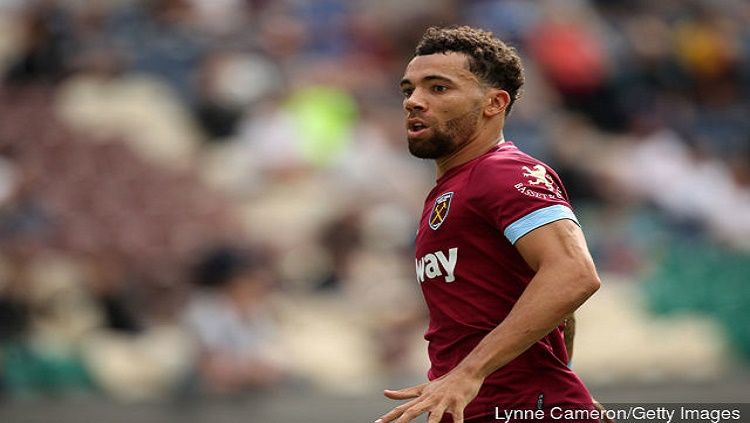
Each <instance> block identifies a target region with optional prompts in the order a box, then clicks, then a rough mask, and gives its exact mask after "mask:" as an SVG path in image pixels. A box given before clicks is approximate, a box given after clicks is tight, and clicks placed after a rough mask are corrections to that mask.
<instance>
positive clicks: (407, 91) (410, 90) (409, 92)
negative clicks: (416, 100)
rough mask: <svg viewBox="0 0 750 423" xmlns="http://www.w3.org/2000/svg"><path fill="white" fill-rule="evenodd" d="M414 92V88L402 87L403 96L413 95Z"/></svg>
mask: <svg viewBox="0 0 750 423" xmlns="http://www.w3.org/2000/svg"><path fill="white" fill-rule="evenodd" d="M413 92H414V89H413V88H402V89H401V94H403V96H404V97H405V98H409V97H410V96H411V93H413Z"/></svg>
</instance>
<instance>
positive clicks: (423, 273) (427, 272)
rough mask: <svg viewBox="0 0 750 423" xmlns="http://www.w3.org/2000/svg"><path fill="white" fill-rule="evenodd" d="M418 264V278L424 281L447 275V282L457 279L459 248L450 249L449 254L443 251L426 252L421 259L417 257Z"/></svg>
mask: <svg viewBox="0 0 750 423" xmlns="http://www.w3.org/2000/svg"><path fill="white" fill-rule="evenodd" d="M415 262H416V265H417V280H418V281H419V282H420V283H422V282H424V280H425V278H427V279H435V278H437V277H440V276H445V282H449V283H450V282H453V281H455V280H456V276H455V273H454V272H455V270H456V263H458V248H451V249H450V250H448V256H446V255H445V253H443V252H442V251H436V252H434V253H429V254H425V255H424V257H422V258H420V259H415Z"/></svg>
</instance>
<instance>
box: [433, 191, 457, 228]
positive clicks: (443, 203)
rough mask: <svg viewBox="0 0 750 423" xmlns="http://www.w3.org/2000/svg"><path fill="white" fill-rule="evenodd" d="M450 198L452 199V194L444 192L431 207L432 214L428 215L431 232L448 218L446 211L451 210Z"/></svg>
mask: <svg viewBox="0 0 750 423" xmlns="http://www.w3.org/2000/svg"><path fill="white" fill-rule="evenodd" d="M451 198H453V193H452V192H446V193H445V194H443V195H441V196H440V197H438V198H437V199H436V200H435V205H434V206H433V207H432V213H431V214H430V227H431V228H432V229H433V230H436V229H437V228H439V227H440V225H442V224H443V222H445V219H446V218H447V217H448V211H449V210H450V208H451Z"/></svg>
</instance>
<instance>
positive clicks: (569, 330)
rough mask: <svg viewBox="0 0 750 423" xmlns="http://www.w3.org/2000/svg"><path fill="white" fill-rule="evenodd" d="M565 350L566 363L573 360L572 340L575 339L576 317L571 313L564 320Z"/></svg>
mask: <svg viewBox="0 0 750 423" xmlns="http://www.w3.org/2000/svg"><path fill="white" fill-rule="evenodd" d="M563 335H565V349H566V350H567V351H568V362H570V360H572V359H573V340H574V339H575V337H576V315H575V313H571V315H570V316H568V317H566V318H565V330H564V331H563Z"/></svg>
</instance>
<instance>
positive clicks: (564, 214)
mask: <svg viewBox="0 0 750 423" xmlns="http://www.w3.org/2000/svg"><path fill="white" fill-rule="evenodd" d="M562 219H570V220H572V221H573V222H575V223H576V225H578V226H581V224H580V223H578V219H576V215H575V214H573V210H571V209H570V207H568V206H564V205H562V204H555V205H553V206H549V207H545V208H542V209H539V210H534V211H533V212H531V213H529V214H527V215H526V216H524V217H522V218H520V219H518V220H516V221H515V222H513V223H511V224H510V225H508V226H507V227H506V228H505V231H504V232H503V233H504V234H505V237H506V238H508V241H510V243H511V244H515V243H516V241H518V240H519V239H520V238H521V237H522V236H524V235H526V234H527V233H529V232H531V231H533V230H534V229H536V228H538V227H540V226H544V225H546V224H548V223H552V222H554V221H557V220H562Z"/></svg>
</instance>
